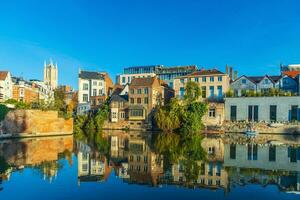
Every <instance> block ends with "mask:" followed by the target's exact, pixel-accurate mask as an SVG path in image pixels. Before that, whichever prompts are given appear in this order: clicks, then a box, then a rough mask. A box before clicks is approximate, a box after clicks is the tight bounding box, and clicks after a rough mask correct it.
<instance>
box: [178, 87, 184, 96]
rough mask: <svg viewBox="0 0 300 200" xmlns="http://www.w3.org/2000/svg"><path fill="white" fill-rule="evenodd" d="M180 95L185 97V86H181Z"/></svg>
mask: <svg viewBox="0 0 300 200" xmlns="http://www.w3.org/2000/svg"><path fill="white" fill-rule="evenodd" d="M179 96H180V97H183V96H184V87H181V88H180V91H179Z"/></svg>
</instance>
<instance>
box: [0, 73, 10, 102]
mask: <svg viewBox="0 0 300 200" xmlns="http://www.w3.org/2000/svg"><path fill="white" fill-rule="evenodd" d="M12 87H13V86H12V79H11V74H10V72H8V71H0V102H4V101H6V100H8V99H11V98H12V91H13V88H12Z"/></svg>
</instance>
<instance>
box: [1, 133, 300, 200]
mask: <svg viewBox="0 0 300 200" xmlns="http://www.w3.org/2000/svg"><path fill="white" fill-rule="evenodd" d="M265 138H267V137H265ZM86 141H87V140H82V139H81V140H78V139H75V138H73V137H72V136H65V137H45V138H31V139H29V138H27V139H19V140H2V141H0V199H1V200H2V199H3V200H4V199H43V200H45V199H73V200H74V199H123V200H125V199H130V200H134V199H143V200H147V199H151V200H153V199H244V200H248V199H249V200H250V199H263V200H266V199H273V200H276V199H278V200H279V199H280V200H283V199H291V200H296V199H300V143H298V141H299V138H297V137H285V136H278V137H277V138H276V137H275V138H273V139H272V140H268V139H263V138H262V139H260V140H250V139H247V138H243V136H240V137H238V138H234V137H233V138H232V137H226V136H222V137H217V136H215V137H213V136H210V137H205V138H203V140H202V145H201V146H202V148H203V150H204V151H205V157H206V158H205V159H203V160H197V161H195V160H191V159H190V158H183V157H179V158H176V159H173V161H172V162H171V160H172V159H170V158H168V157H167V156H166V155H161V154H160V153H158V151H157V149H156V147H157V146H156V144H155V139H153V136H151V134H150V133H130V134H127V133H123V132H111V133H109V134H106V136H105V137H104V138H103V139H101V140H99V141H98V142H97V143H96V144H95V143H89V142H86ZM174 160H176V161H174Z"/></svg>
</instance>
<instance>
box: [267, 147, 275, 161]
mask: <svg viewBox="0 0 300 200" xmlns="http://www.w3.org/2000/svg"><path fill="white" fill-rule="evenodd" d="M269 161H276V146H274V145H271V146H270V147H269Z"/></svg>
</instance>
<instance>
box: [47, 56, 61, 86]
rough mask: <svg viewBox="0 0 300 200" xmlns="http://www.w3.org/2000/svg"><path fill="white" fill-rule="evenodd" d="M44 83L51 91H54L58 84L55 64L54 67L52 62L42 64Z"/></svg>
mask: <svg viewBox="0 0 300 200" xmlns="http://www.w3.org/2000/svg"><path fill="white" fill-rule="evenodd" d="M44 82H45V84H46V85H49V86H50V87H51V88H52V89H55V88H56V87H57V84H58V67H57V63H56V64H55V65H54V64H53V61H52V60H50V63H49V64H47V63H46V61H45V62H44Z"/></svg>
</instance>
